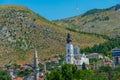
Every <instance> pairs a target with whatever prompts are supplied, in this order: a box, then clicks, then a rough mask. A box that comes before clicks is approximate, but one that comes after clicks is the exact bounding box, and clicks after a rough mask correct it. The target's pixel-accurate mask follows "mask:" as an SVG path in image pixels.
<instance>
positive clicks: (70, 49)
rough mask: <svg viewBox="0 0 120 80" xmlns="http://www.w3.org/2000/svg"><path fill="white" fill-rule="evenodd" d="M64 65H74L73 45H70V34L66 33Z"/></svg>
mask: <svg viewBox="0 0 120 80" xmlns="http://www.w3.org/2000/svg"><path fill="white" fill-rule="evenodd" d="M66 42H67V43H66V59H65V61H66V63H68V64H73V63H74V53H73V45H72V39H71V36H70V34H69V33H68V35H67V38H66Z"/></svg>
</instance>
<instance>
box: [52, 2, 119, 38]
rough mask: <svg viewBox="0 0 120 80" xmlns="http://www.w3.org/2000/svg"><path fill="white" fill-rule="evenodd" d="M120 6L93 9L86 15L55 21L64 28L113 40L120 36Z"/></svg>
mask: <svg viewBox="0 0 120 80" xmlns="http://www.w3.org/2000/svg"><path fill="white" fill-rule="evenodd" d="M119 14H120V4H117V5H115V6H112V7H110V8H107V9H92V10H89V11H87V12H86V13H84V14H81V15H79V16H75V17H72V18H66V19H62V20H56V21H53V23H56V24H58V25H62V26H64V27H67V28H70V29H73V30H76V31H82V32H88V33H97V34H102V35H107V36H109V37H111V38H115V37H119V36H120V27H119V25H120V23H119V20H120V16H119Z"/></svg>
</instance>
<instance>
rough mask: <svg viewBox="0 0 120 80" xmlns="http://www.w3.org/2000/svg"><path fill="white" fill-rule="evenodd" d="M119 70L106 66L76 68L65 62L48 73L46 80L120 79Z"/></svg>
mask: <svg viewBox="0 0 120 80" xmlns="http://www.w3.org/2000/svg"><path fill="white" fill-rule="evenodd" d="M119 70H120V68H116V69H112V68H111V67H108V66H105V67H104V66H102V67H101V68H100V69H98V70H78V69H77V68H76V66H75V65H71V64H65V65H63V66H62V68H61V69H57V70H54V71H52V72H51V73H48V74H47V80H117V79H120V73H119ZM115 73H117V74H115Z"/></svg>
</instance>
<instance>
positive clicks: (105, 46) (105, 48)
mask: <svg viewBox="0 0 120 80" xmlns="http://www.w3.org/2000/svg"><path fill="white" fill-rule="evenodd" d="M114 48H120V40H116V39H113V40H109V41H107V42H105V43H102V44H99V45H94V46H93V47H92V48H90V47H86V48H85V49H81V51H82V52H86V53H94V52H96V53H102V54H104V55H106V56H109V57H111V56H112V54H111V50H112V49H114Z"/></svg>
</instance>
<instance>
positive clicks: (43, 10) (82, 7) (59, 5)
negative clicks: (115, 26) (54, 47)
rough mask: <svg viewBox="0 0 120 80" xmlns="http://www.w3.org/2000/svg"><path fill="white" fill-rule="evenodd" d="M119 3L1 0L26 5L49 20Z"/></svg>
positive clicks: (0, 2) (105, 0)
mask: <svg viewBox="0 0 120 80" xmlns="http://www.w3.org/2000/svg"><path fill="white" fill-rule="evenodd" d="M119 3H120V0H0V5H4V4H17V5H21V6H26V7H28V8H29V9H31V10H33V11H34V12H36V13H38V14H40V15H42V16H43V17H45V18H47V19H49V20H56V19H64V18H68V17H73V16H76V15H79V14H82V13H85V12H86V11H88V10H90V9H94V8H98V9H103V8H108V7H111V6H114V5H116V4H119ZM76 8H79V9H76Z"/></svg>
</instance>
